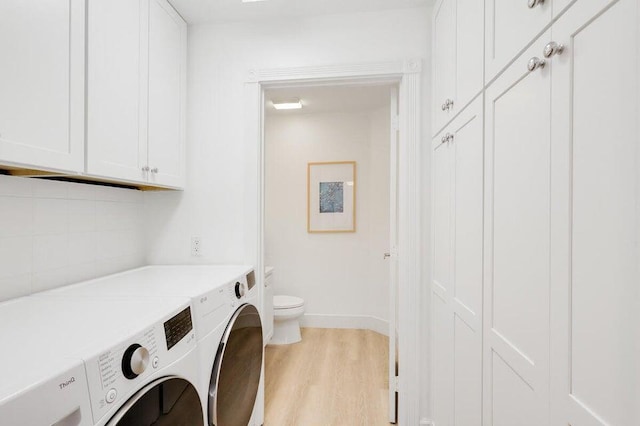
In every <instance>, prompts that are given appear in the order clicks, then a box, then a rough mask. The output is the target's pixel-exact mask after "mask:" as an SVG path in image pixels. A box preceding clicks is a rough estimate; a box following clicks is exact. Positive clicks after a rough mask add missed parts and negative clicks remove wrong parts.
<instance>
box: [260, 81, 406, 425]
mask: <svg viewBox="0 0 640 426" xmlns="http://www.w3.org/2000/svg"><path fill="white" fill-rule="evenodd" d="M264 98H265V105H264V238H265V239H264V259H265V265H266V266H267V267H271V268H273V272H272V273H271V279H270V285H269V286H268V287H269V288H270V293H272V292H275V294H276V295H286V296H287V297H289V296H294V297H298V298H301V300H304V306H305V314H304V316H303V317H301V319H300V323H301V325H302V326H303V327H308V329H306V328H305V329H303V332H302V337H303V342H302V343H299V344H297V345H298V347H297V348H288V347H284V348H283V347H279V346H276V345H271V346H269V347H268V348H267V351H266V355H265V356H266V364H265V376H266V382H265V383H266V389H265V406H266V412H265V421H266V422H267V424H269V422H271V423H273V424H277V423H281V422H282V421H283V419H284V418H286V419H297V420H295V421H294V423H296V422H297V423H299V424H302V423H304V422H305V421H307V420H308V419H310V418H314V416H315V418H320V417H322V418H323V422H324V423H325V424H337V423H344V422H345V421H346V420H347V419H350V420H351V421H356V420H357V417H350V416H361V417H362V420H365V419H366V421H367V424H382V423H384V422H387V423H388V422H393V423H395V422H396V420H397V416H396V401H397V398H396V389H395V383H396V376H397V358H396V347H397V346H396V341H397V340H396V339H397V336H396V333H395V332H396V324H397V319H396V311H397V309H396V303H395V301H396V289H397V286H396V282H397V275H396V273H397V267H396V266H395V263H396V260H397V257H396V255H395V254H396V252H397V248H396V247H397V244H396V238H397V232H396V229H397V207H396V206H397V181H398V179H397V172H398V171H397V144H398V137H397V136H398V135H397V115H398V102H397V99H398V87H397V84H390V83H382V82H380V83H376V82H374V83H369V84H353V83H351V84H349V83H343V84H338V85H320V86H317V85H313V84H311V85H309V84H307V85H302V86H293V87H286V88H276V89H268V90H266V91H265V93H264ZM283 106H284V107H286V108H285V109H278V108H282V107H283ZM345 173H346V175H345ZM274 287H275V288H274ZM265 288H267V287H265ZM267 297H270V296H267ZM265 302H266V303H268V302H269V301H265ZM268 328H269V326H267V329H268ZM281 328H282V326H280V325H276V334H275V336H274V338H273V340H272V342H276V341H277V342H283V341H288V340H287V339H286V337H287V336H282V335H281V332H280V331H279V330H280V329H281ZM321 329H324V331H323V330H321ZM326 329H330V330H326ZM336 329H343V330H336ZM344 329H347V330H344ZM367 331H368V332H367ZM374 332H375V333H374ZM376 334H378V335H377V336H376ZM383 336H384V337H383ZM387 337H388V338H387ZM307 339H308V340H309V341H307ZM347 348H348V349H347ZM345 351H346V352H345ZM383 352H384V354H383ZM303 354H305V355H303ZM304 357H307V358H308V359H307V361H308V364H309V365H308V367H307V368H302V369H300V365H305V359H304ZM319 369H321V370H323V372H322V374H320V373H319ZM294 372H295V373H294ZM291 376H293V377H295V379H294V380H291ZM323 387H324V388H325V389H323ZM292 389H295V390H294V391H293V392H292ZM292 393H293V394H295V395H296V396H295V398H294V397H292V395H291V394H292ZM312 394H314V395H315V396H314V397H313V398H310V397H309V396H310V395H312ZM359 401H360V402H359ZM363 401H366V403H362V402H363ZM314 411H317V413H314ZM282 416H284V417H282ZM332 416H338V417H336V418H332Z"/></svg>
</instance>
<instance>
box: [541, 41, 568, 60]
mask: <svg viewBox="0 0 640 426" xmlns="http://www.w3.org/2000/svg"><path fill="white" fill-rule="evenodd" d="M562 52H564V45H563V44H558V43H556V42H555V41H552V42H550V43H548V44H547V45H546V46H545V47H544V52H543V54H544V57H545V58H550V57H552V56H553V55H561V54H562Z"/></svg>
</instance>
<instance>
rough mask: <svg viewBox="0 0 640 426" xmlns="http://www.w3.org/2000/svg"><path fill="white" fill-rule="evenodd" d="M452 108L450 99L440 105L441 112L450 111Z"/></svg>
mask: <svg viewBox="0 0 640 426" xmlns="http://www.w3.org/2000/svg"><path fill="white" fill-rule="evenodd" d="M452 106H453V100H452V99H447V100H446V101H444V103H443V104H442V110H443V111H448V110H450V109H451V107H452Z"/></svg>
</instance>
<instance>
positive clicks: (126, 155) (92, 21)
mask: <svg viewBox="0 0 640 426" xmlns="http://www.w3.org/2000/svg"><path fill="white" fill-rule="evenodd" d="M147 5H148V0H89V1H88V13H87V17H88V24H87V25H88V29H87V32H88V52H89V55H88V66H87V70H88V77H87V78H88V109H87V173H89V174H91V175H97V176H102V177H107V178H116V179H126V180H131V181H144V179H145V178H146V174H145V172H144V171H143V170H142V168H143V167H144V166H146V143H147V141H146V92H145V90H146V87H147V86H146V78H147V77H146V60H145V59H146V53H145V52H146V41H145V40H144V36H145V35H146V27H147V24H146V20H147V7H148V6H147Z"/></svg>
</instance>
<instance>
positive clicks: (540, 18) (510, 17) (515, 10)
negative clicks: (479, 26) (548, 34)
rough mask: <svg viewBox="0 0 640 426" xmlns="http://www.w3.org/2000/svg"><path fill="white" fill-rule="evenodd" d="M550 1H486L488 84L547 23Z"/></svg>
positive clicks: (549, 14)
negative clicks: (533, 2)
mask: <svg viewBox="0 0 640 426" xmlns="http://www.w3.org/2000/svg"><path fill="white" fill-rule="evenodd" d="M552 3H553V1H545V2H542V3H540V4H537V5H536V6H534V7H532V8H529V6H528V1H527V0H487V2H486V7H487V11H486V14H485V19H486V23H485V34H486V38H485V43H486V49H485V79H486V81H487V82H489V81H491V80H492V79H493V78H494V77H495V76H496V75H498V73H499V72H500V71H502V70H503V69H504V67H506V66H507V65H508V64H509V62H511V61H512V60H513V59H515V57H516V56H518V54H519V53H520V52H522V50H523V49H525V48H526V47H527V45H528V44H529V43H530V42H531V41H533V40H534V39H535V38H536V37H537V36H538V34H540V32H542V31H543V30H544V28H545V27H546V26H547V25H548V24H550V23H551V17H552V16H551V8H552Z"/></svg>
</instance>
